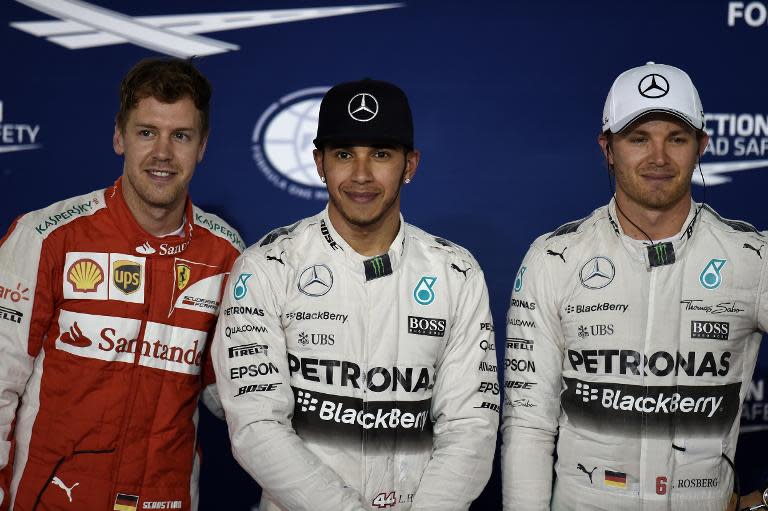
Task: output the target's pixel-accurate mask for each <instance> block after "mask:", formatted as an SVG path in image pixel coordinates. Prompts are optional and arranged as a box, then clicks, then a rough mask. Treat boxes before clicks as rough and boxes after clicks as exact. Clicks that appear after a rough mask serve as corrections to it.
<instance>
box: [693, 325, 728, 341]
mask: <svg viewBox="0 0 768 511" xmlns="http://www.w3.org/2000/svg"><path fill="white" fill-rule="evenodd" d="M729 330H730V325H729V324H728V322H726V321H691V339H713V340H716V341H727V340H728V335H729V333H730V331H729Z"/></svg>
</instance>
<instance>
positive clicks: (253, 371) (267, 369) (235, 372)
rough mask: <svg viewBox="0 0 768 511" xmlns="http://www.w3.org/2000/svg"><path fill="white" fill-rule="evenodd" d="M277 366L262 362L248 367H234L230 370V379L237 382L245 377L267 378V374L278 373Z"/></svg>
mask: <svg viewBox="0 0 768 511" xmlns="http://www.w3.org/2000/svg"><path fill="white" fill-rule="evenodd" d="M277 372H279V371H278V370H277V366H276V365H275V364H273V363H272V362H262V363H261V364H251V365H248V366H240V367H232V368H230V369H229V378H230V379H231V380H237V379H240V378H243V377H244V376H246V375H247V376H265V375H267V374H272V373H277Z"/></svg>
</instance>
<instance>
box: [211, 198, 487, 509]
mask: <svg viewBox="0 0 768 511" xmlns="http://www.w3.org/2000/svg"><path fill="white" fill-rule="evenodd" d="M400 225H401V227H400V231H399V233H398V235H397V237H396V239H395V240H394V242H393V243H392V245H391V248H390V249H389V251H388V252H387V253H386V254H383V255H382V256H377V257H374V258H368V259H366V258H365V257H363V256H361V255H359V254H357V253H356V252H355V251H354V250H352V248H350V247H349V246H348V245H347V244H346V243H345V242H344V240H343V239H342V238H341V236H339V235H338V233H336V231H335V230H334V229H333V226H332V225H331V222H330V221H329V219H328V216H327V212H323V213H320V214H318V215H316V216H314V217H310V218H307V219H304V220H302V221H300V222H297V223H296V224H293V225H291V226H289V227H285V228H280V229H277V230H275V231H273V232H272V233H270V234H269V235H267V236H266V237H265V238H264V239H262V240H261V241H260V242H259V243H258V244H256V245H254V246H252V247H250V248H249V249H248V250H247V251H246V252H245V253H244V254H243V256H242V257H240V258H239V259H238V261H237V262H236V263H235V266H234V268H233V270H232V278H231V279H230V281H229V283H228V287H227V290H226V291H225V295H224V301H223V304H222V309H221V311H222V312H221V317H220V321H219V324H218V327H217V331H216V341H215V342H214V348H213V354H212V358H213V362H214V367H215V370H216V373H217V376H218V380H219V381H218V382H217V385H218V388H219V392H220V393H221V399H222V403H223V405H224V409H225V413H226V418H227V423H228V425H229V432H230V437H231V440H232V446H233V451H234V455H235V458H236V459H237V460H238V462H239V463H240V464H241V465H242V466H243V467H244V468H245V469H246V470H247V471H248V472H249V473H250V474H251V475H252V476H253V477H254V479H255V480H256V481H257V482H258V483H259V484H260V485H261V486H262V487H263V489H264V495H263V497H262V502H261V507H260V509H261V510H262V511H271V510H278V509H280V510H283V509H288V510H291V511H302V510H311V511H323V510H328V511H344V510H363V509H387V508H391V509H394V510H397V511H407V510H409V509H410V510H427V509H435V510H440V511H447V510H464V509H467V508H468V507H469V505H470V503H471V502H472V500H474V499H475V498H476V497H477V496H478V495H479V494H480V492H481V490H482V489H483V487H484V486H485V484H486V482H487V480H488V478H489V476H490V473H491V461H492V459H493V454H494V448H495V439H496V429H497V427H498V412H499V411H500V410H499V404H498V403H499V398H500V393H499V385H498V382H497V376H496V358H495V346H494V337H493V326H492V323H491V315H490V310H489V306H488V293H487V289H486V286H485V281H484V279H483V273H482V271H481V270H480V267H479V266H478V264H477V262H476V261H475V259H474V258H473V257H472V256H471V254H469V252H467V251H466V250H464V249H463V248H461V247H458V246H456V245H453V244H452V243H450V242H448V241H446V240H444V239H442V238H435V237H434V236H431V235H428V234H427V233H425V232H423V231H421V230H419V229H417V228H415V227H413V226H411V225H408V224H406V223H404V222H403V221H402V219H401V222H400Z"/></svg>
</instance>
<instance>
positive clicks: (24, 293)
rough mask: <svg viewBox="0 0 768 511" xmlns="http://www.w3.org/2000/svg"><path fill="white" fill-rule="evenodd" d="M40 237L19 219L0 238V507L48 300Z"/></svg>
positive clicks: (46, 318) (4, 502) (50, 303)
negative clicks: (23, 396) (17, 421)
mask: <svg viewBox="0 0 768 511" xmlns="http://www.w3.org/2000/svg"><path fill="white" fill-rule="evenodd" d="M42 241H43V240H42V238H41V237H40V236H38V235H36V233H34V232H31V231H30V230H28V228H27V227H26V226H24V225H21V224H19V223H16V224H14V225H13V226H11V228H10V230H9V231H8V233H7V234H6V236H5V237H4V238H3V239H2V240H0V510H3V511H4V510H6V509H8V508H9V505H10V496H9V487H10V480H11V477H12V472H13V466H12V461H13V460H12V459H11V445H12V443H13V435H14V421H15V418H16V409H17V407H18V405H19V401H20V399H21V396H22V394H23V393H24V389H25V387H26V385H27V380H28V379H29V376H30V375H31V374H32V368H33V366H34V361H35V357H36V356H37V354H38V353H39V352H40V349H41V346H42V341H43V335H44V333H45V332H46V331H47V330H48V324H49V322H50V318H51V314H52V310H53V298H52V291H51V289H50V282H51V278H50V275H48V273H49V271H48V268H49V267H50V266H51V263H50V261H49V260H48V257H47V256H46V255H45V254H43V253H42Z"/></svg>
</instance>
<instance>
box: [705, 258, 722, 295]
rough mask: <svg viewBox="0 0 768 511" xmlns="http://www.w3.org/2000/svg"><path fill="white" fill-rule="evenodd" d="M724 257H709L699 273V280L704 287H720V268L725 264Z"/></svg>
mask: <svg viewBox="0 0 768 511" xmlns="http://www.w3.org/2000/svg"><path fill="white" fill-rule="evenodd" d="M725 263H726V260H725V259H710V261H709V262H708V263H707V265H706V266H705V267H704V270H703V271H702V272H701V275H699V282H700V283H701V285H702V287H704V289H716V288H718V287H720V284H721V283H722V281H723V277H722V275H721V274H720V270H722V269H723V266H725Z"/></svg>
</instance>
